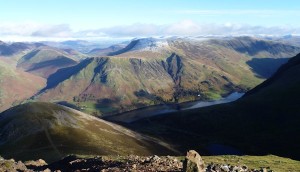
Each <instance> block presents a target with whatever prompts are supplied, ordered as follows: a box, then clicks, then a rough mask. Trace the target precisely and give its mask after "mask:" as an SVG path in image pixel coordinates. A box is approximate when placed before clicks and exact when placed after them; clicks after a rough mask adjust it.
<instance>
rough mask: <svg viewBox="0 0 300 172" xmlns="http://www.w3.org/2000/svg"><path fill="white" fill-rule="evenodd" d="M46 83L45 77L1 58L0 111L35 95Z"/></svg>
mask: <svg viewBox="0 0 300 172" xmlns="http://www.w3.org/2000/svg"><path fill="white" fill-rule="evenodd" d="M45 84H46V81H45V79H43V78H41V77H38V76H34V75H32V74H30V73H26V72H23V71H21V70H18V69H16V68H15V67H14V66H13V65H11V64H9V63H7V62H6V61H4V60H2V59H0V112H1V111H3V110H5V109H7V108H9V107H11V106H13V105H16V104H18V103H20V102H22V101H23V100H25V99H28V98H29V97H31V96H33V95H34V94H35V93H36V92H38V91H39V90H40V89H41V88H43V87H44V86H45Z"/></svg>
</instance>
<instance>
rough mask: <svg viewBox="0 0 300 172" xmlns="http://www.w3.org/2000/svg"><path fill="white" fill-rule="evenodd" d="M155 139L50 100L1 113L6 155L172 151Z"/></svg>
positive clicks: (0, 148)
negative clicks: (52, 102) (49, 101)
mask: <svg viewBox="0 0 300 172" xmlns="http://www.w3.org/2000/svg"><path fill="white" fill-rule="evenodd" d="M155 142H156V141H155V140H151V139H150V138H146V137H143V136H142V135H140V134H137V133H134V132H132V131H130V130H128V129H125V128H123V127H121V126H118V125H115V124H112V123H109V122H106V121H103V120H100V119H98V118H95V117H92V116H90V115H87V114H84V113H81V112H79V111H76V110H73V109H69V108H66V107H63V106H59V105H55V104H51V103H27V104H23V105H20V106H16V107H13V108H11V109H9V110H7V111H5V112H3V113H1V114H0V154H1V156H4V157H6V158H15V159H22V160H30V159H37V158H43V159H45V160H47V161H53V160H58V159H60V158H62V157H64V156H66V155H69V154H78V155H127V154H137V155H151V154H172V151H171V150H169V149H168V148H166V147H164V146H162V145H164V144H163V143H162V142H161V145H160V143H155ZM165 146H167V145H165Z"/></svg>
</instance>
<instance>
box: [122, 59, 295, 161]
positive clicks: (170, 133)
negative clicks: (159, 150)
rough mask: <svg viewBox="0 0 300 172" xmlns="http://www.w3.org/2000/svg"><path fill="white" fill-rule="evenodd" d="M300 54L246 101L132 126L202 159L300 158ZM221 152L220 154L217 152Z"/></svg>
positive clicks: (192, 111) (196, 110) (150, 120)
mask: <svg viewBox="0 0 300 172" xmlns="http://www.w3.org/2000/svg"><path fill="white" fill-rule="evenodd" d="M299 74H300V55H297V56H296V57H294V58H292V59H291V60H289V62H288V63H287V64H285V65H283V66H282V67H281V68H280V69H279V70H278V71H277V72H276V73H275V74H274V75H273V76H272V77H271V78H270V79H268V80H266V81H265V82H264V83H262V84H261V85H259V86H257V87H256V88H254V89H253V90H251V91H249V92H248V93H247V94H246V95H245V96H244V97H243V98H241V99H240V100H238V101H236V102H233V103H228V104H222V105H216V106H211V107H206V108H201V109H194V110H188V111H179V112H177V113H171V114H168V115H164V116H158V117H152V118H149V119H145V120H141V121H137V122H135V123H132V124H129V125H128V126H130V127H132V128H134V129H135V130H137V131H140V132H142V133H147V134H149V135H152V136H155V137H158V138H161V139H163V140H165V141H167V142H169V143H172V144H174V145H177V146H178V148H179V149H181V150H182V151H183V152H184V151H185V150H186V149H191V148H193V149H196V150H198V151H199V152H200V154H214V152H219V153H220V152H221V154H222V153H229V154H253V155H262V154H276V155H280V156H284V157H290V158H294V159H300V156H299V155H300V152H299V150H300V147H299V145H300V137H299V130H300V128H299V122H300V117H299V114H300V108H299V104H300V102H299V96H300V90H299V88H300V78H299ZM216 149H219V150H218V151H216Z"/></svg>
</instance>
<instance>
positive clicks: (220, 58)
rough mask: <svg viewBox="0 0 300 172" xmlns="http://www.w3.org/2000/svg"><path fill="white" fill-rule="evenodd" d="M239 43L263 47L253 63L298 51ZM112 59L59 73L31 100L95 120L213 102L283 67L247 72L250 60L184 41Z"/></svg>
mask: <svg viewBox="0 0 300 172" xmlns="http://www.w3.org/2000/svg"><path fill="white" fill-rule="evenodd" d="M235 39H237V38H235ZM240 39H241V40H242V41H243V42H247V43H248V44H249V46H247V47H248V48H247V49H259V48H257V46H259V45H260V44H258V45H257V44H255V42H263V43H264V45H265V47H264V49H263V51H264V52H268V53H262V54H263V55H264V56H262V55H261V56H260V57H259V58H263V57H265V58H266V57H269V58H273V57H274V58H283V57H287V56H289V55H290V54H295V53H296V51H300V48H297V47H293V46H289V45H284V44H280V46H282V47H283V48H282V49H281V50H282V51H274V50H273V48H272V46H273V43H272V42H267V41H258V40H255V39H250V38H247V37H246V38H240ZM224 41H229V42H230V41H232V40H224ZM236 44H237V45H239V47H242V46H245V45H244V44H245V43H239V44H238V43H236ZM237 45H236V46H237ZM251 46H253V47H251ZM276 46H277V44H276ZM290 50H293V51H290ZM253 51H254V50H253ZM112 55H114V56H110V57H105V58H101V57H98V58H90V59H86V60H84V61H82V62H81V63H80V64H78V65H76V66H73V67H70V68H66V69H63V70H59V71H58V72H57V73H56V74H54V75H53V76H52V77H50V78H49V79H48V84H47V87H46V88H45V89H43V91H42V92H41V93H40V94H39V95H38V96H37V97H36V99H38V100H42V101H68V102H69V103H72V104H76V105H77V106H80V107H81V108H82V109H84V110H85V111H86V112H89V113H94V114H97V115H99V114H106V115H107V114H111V113H117V112H120V111H126V110H132V109H136V108H139V107H144V106H148V105H154V104H160V103H174V102H184V101H192V100H198V99H202V100H207V99H219V98H220V97H221V96H223V95H226V94H228V93H230V92H233V91H245V90H249V89H251V88H253V87H255V86H256V85H258V84H259V83H261V82H262V81H263V78H262V77H261V76H260V75H264V74H265V75H267V74H268V75H270V74H271V73H272V71H273V70H274V69H275V68H276V67H278V66H279V64H281V63H284V62H285V61H284V60H279V61H280V62H278V63H277V62H276V63H275V62H274V63H271V64H276V65H274V67H270V65H268V66H267V67H266V66H265V65H262V63H265V62H261V61H254V62H252V63H251V64H252V66H250V65H249V64H248V63H249V61H251V60H253V59H254V58H255V57H253V56H250V55H247V54H244V53H241V52H239V51H238V50H236V49H232V48H231V47H228V46H227V45H222V46H221V45H217V43H215V42H214V41H212V40H208V41H197V40H190V39H170V40H159V39H158V40H157V39H154V38H145V39H138V40H134V41H132V42H131V43H130V44H129V45H128V46H127V47H125V48H124V49H122V50H119V51H117V52H115V53H114V54H112ZM271 55H272V56H271ZM254 70H256V71H260V75H259V74H258V73H257V72H255V71H254Z"/></svg>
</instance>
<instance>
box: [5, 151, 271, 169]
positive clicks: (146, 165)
mask: <svg viewBox="0 0 300 172" xmlns="http://www.w3.org/2000/svg"><path fill="white" fill-rule="evenodd" d="M183 170H184V169H183V161H181V160H180V159H179V158H178V157H173V156H156V155H154V156H135V155H130V156H112V157H110V156H105V157H94V158H79V157H76V156H68V157H66V158H64V159H62V160H59V161H57V162H54V163H51V164H49V165H47V163H46V162H45V161H43V160H41V159H40V160H37V161H28V162H24V163H23V162H21V161H18V162H16V161H14V160H12V159H11V160H4V159H0V171H1V172H2V171H9V172H14V171H23V172H34V171H44V172H50V171H56V172H58V171H62V172H63V171H70V172H71V171H76V172H78V171H101V172H115V171H117V172H118V171H119V172H123V171H124V172H125V171H147V172H148V171H149V172H151V171H153V172H154V171H173V172H180V171H183ZM203 170H204V171H206V172H225V171H226V172H233V171H234V172H253V171H255V172H265V171H267V172H269V171H272V170H270V169H266V168H261V169H260V170H253V169H249V168H248V167H247V166H233V165H228V164H212V163H210V164H208V165H207V166H204V168H203Z"/></svg>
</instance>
